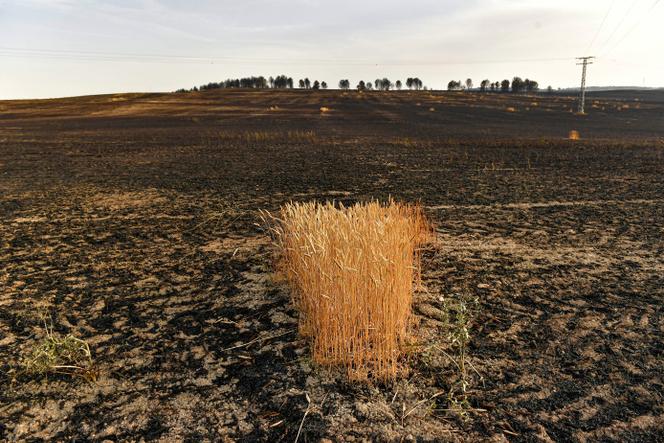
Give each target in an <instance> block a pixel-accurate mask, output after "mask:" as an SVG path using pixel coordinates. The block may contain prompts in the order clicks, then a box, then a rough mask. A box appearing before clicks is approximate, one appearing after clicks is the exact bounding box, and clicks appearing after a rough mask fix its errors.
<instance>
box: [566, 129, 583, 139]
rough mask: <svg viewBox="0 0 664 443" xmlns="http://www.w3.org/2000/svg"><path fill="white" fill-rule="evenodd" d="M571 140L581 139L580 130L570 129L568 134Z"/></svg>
mask: <svg viewBox="0 0 664 443" xmlns="http://www.w3.org/2000/svg"><path fill="white" fill-rule="evenodd" d="M567 138H568V139H569V140H579V139H580V138H581V135H580V134H579V131H575V130H571V131H569V135H568V136H567Z"/></svg>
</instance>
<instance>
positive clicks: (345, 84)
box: [339, 79, 350, 90]
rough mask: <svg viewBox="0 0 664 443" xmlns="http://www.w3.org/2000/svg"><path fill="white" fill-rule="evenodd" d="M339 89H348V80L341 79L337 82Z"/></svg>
mask: <svg viewBox="0 0 664 443" xmlns="http://www.w3.org/2000/svg"><path fill="white" fill-rule="evenodd" d="M339 89H344V90H346V89H350V80H348V79H343V80H339Z"/></svg>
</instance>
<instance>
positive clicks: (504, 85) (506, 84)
mask: <svg viewBox="0 0 664 443" xmlns="http://www.w3.org/2000/svg"><path fill="white" fill-rule="evenodd" d="M500 92H510V81H509V80H507V79H505V80H503V81H502V82H500Z"/></svg>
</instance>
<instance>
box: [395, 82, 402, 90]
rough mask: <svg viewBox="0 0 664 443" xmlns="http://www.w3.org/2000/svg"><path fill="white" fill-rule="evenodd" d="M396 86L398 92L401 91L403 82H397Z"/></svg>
mask: <svg viewBox="0 0 664 443" xmlns="http://www.w3.org/2000/svg"><path fill="white" fill-rule="evenodd" d="M394 86H396V88H397V90H399V91H401V80H397V81H396V82H395V83H394Z"/></svg>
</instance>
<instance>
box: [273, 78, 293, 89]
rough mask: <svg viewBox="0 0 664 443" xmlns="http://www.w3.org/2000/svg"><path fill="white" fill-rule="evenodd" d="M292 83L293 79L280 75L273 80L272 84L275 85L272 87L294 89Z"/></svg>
mask: <svg viewBox="0 0 664 443" xmlns="http://www.w3.org/2000/svg"><path fill="white" fill-rule="evenodd" d="M270 79H272V77H270ZM289 80H290V83H289ZM292 82H293V79H292V78H289V77H286V76H285V75H278V76H276V77H275V78H274V79H272V82H271V83H272V85H273V86H272V87H274V88H278V89H283V88H288V87H293V85H292Z"/></svg>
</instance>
